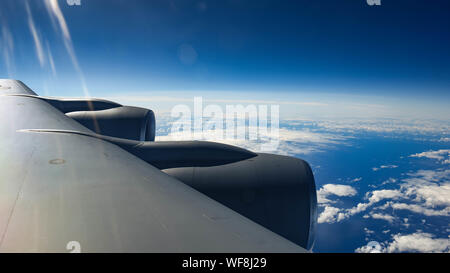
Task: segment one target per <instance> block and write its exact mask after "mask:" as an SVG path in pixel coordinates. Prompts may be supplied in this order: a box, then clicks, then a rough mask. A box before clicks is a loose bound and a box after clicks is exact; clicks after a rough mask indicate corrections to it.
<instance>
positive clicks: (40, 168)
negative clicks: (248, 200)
mask: <svg viewBox="0 0 450 273" xmlns="http://www.w3.org/2000/svg"><path fill="white" fill-rule="evenodd" d="M102 103H103V102H102ZM70 132H78V133H77V134H74V133H70ZM92 135H93V132H92V131H91V130H90V129H88V128H86V127H85V126H83V125H81V124H80V123H79V122H76V121H75V120H74V119H72V118H70V117H68V116H67V115H65V114H64V113H63V112H62V111H61V110H60V109H58V108H57V107H55V105H53V104H52V103H49V102H48V101H45V100H42V99H39V98H38V97H37V96H36V94H35V93H34V92H33V91H32V90H30V89H29V88H28V87H26V86H25V85H24V84H23V83H21V82H20V81H15V80H0V139H1V141H0V252H68V249H67V246H68V244H69V242H73V241H75V242H78V243H79V244H80V246H81V251H82V252H197V253H198V252H304V251H305V249H303V248H302V247H300V246H298V245H297V244H294V243H292V242H291V241H289V240H287V239H285V238H283V237H282V236H280V235H277V234H276V233H274V232H272V231H270V230H269V229H267V228H265V227H263V226H262V225H260V224H257V223H255V222H254V221H252V220H250V219H248V218H247V217H244V216H243V215H241V214H239V213H237V212H235V211H234V210H232V209H230V208H228V207H226V206H224V205H222V204H221V203H219V202H217V201H215V200H213V199H212V198H210V197H208V196H206V195H204V194H203V193H200V192H199V191H197V190H195V189H193V188H192V187H190V186H188V185H187V184H185V183H183V182H181V181H180V180H178V179H176V178H175V177H174V176H170V175H168V174H166V173H164V172H163V171H161V170H160V169H158V168H156V167H154V166H152V165H150V164H149V163H148V162H146V161H144V160H142V159H141V158H139V157H137V156H136V155H133V154H132V153H131V152H129V151H127V150H126V149H124V148H123V147H121V146H120V145H116V144H114V143H113V142H111V141H107V140H105V139H102V138H99V137H92ZM69 245H70V244H69Z"/></svg>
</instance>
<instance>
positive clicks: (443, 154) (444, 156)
mask: <svg viewBox="0 0 450 273" xmlns="http://www.w3.org/2000/svg"><path fill="white" fill-rule="evenodd" d="M410 157H418V158H422V157H425V158H429V159H436V160H438V161H441V163H443V164H448V163H449V162H450V161H449V158H450V150H449V149H442V150H438V151H427V152H422V153H417V154H413V155H410Z"/></svg>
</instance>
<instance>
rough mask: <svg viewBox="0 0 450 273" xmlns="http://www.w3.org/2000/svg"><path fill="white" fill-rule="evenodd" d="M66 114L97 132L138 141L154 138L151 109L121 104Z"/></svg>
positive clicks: (153, 117) (153, 121)
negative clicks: (108, 107) (103, 108)
mask: <svg viewBox="0 0 450 273" xmlns="http://www.w3.org/2000/svg"><path fill="white" fill-rule="evenodd" d="M66 115H67V116H69V117H71V118H72V119H74V120H76V121H78V122H79V123H81V124H82V125H83V126H85V127H87V128H89V129H90V130H92V131H94V132H96V133H97V134H101V135H105V136H111V137H118V138H124V139H131V140H138V141H154V140H155V130H156V129H155V125H156V122H155V114H154V113H153V111H152V110H148V109H144V108H139V107H131V106H121V107H116V108H111V109H107V110H101V111H80V112H71V113H67V114H66Z"/></svg>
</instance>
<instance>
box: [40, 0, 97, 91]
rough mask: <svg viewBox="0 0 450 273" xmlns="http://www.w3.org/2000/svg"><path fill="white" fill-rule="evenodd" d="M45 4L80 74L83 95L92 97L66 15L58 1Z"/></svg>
mask: <svg viewBox="0 0 450 273" xmlns="http://www.w3.org/2000/svg"><path fill="white" fill-rule="evenodd" d="M44 4H45V7H46V9H47V11H48V13H49V15H50V19H51V22H52V24H53V28H54V29H55V30H59V31H60V32H61V36H62V39H63V42H64V46H65V48H66V51H67V53H68V54H69V56H70V59H71V61H72V64H73V66H74V68H75V70H76V71H77V73H78V76H79V77H80V81H81V87H82V89H83V93H84V95H85V97H90V95H89V89H88V87H87V84H86V80H85V77H84V74H83V70H82V69H81V67H80V64H79V62H78V58H77V56H76V54H75V49H74V47H73V43H72V37H71V36H70V31H69V27H68V25H67V22H66V19H65V18H64V15H63V13H62V11H61V8H60V7H59V4H58V1H57V0H44Z"/></svg>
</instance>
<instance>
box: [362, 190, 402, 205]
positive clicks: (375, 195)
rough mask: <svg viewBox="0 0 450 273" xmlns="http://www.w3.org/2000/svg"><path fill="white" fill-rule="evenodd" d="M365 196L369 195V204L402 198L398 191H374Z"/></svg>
mask: <svg viewBox="0 0 450 273" xmlns="http://www.w3.org/2000/svg"><path fill="white" fill-rule="evenodd" d="M367 195H370V197H369V203H370V204H375V203H378V202H380V201H381V200H383V199H398V198H400V197H402V193H401V192H400V191H398V190H376V191H373V192H372V193H369V194H367Z"/></svg>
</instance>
